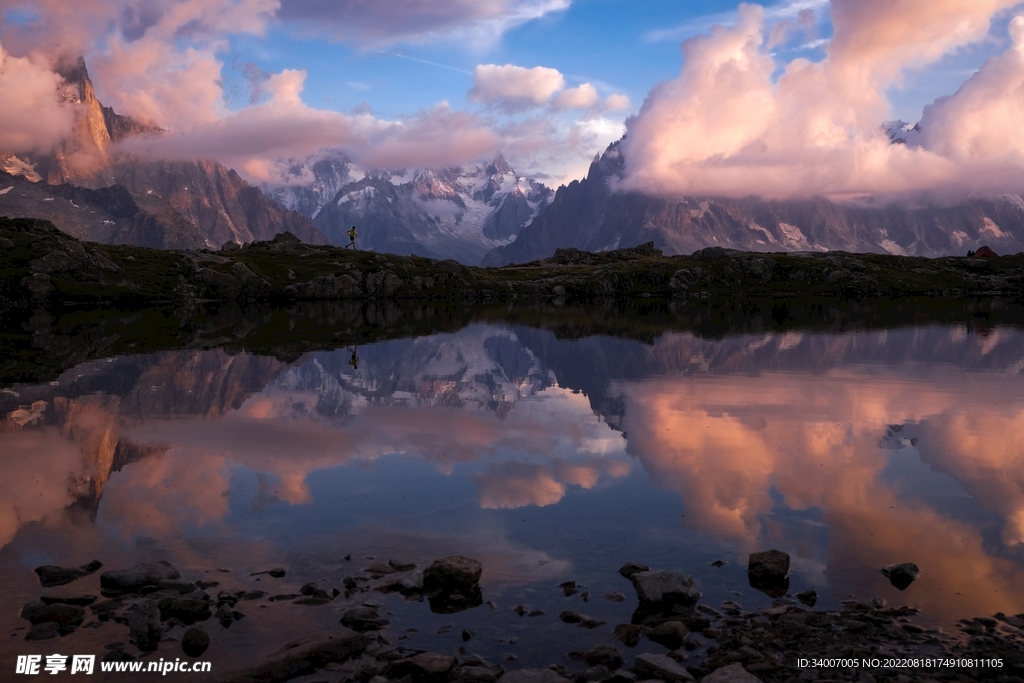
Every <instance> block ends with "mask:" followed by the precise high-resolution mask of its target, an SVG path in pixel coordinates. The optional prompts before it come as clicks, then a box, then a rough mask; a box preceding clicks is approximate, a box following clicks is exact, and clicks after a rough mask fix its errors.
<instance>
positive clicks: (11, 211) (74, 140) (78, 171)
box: [0, 58, 327, 248]
mask: <svg viewBox="0 0 1024 683" xmlns="http://www.w3.org/2000/svg"><path fill="white" fill-rule="evenodd" d="M56 68H57V71H58V73H60V75H61V76H62V77H63V78H64V85H63V87H62V90H61V97H62V99H63V101H64V103H65V105H66V106H69V107H72V108H73V111H74V113H75V125H74V130H73V133H72V135H71V136H70V137H68V138H67V139H66V140H64V141H62V142H61V143H60V144H59V145H57V146H56V147H55V148H54V149H53V150H51V151H50V152H49V153H46V154H39V155H33V156H31V157H30V158H27V159H19V158H17V157H13V156H10V155H2V156H3V159H2V160H3V162H4V163H3V169H4V171H6V172H7V173H8V174H10V175H15V176H20V178H21V179H24V180H26V181H30V182H39V181H43V182H44V183H46V184H47V185H50V186H57V187H58V188H63V186H64V185H76V186H81V187H86V188H91V189H93V190H98V189H101V188H114V187H117V186H121V187H122V188H123V189H124V190H126V191H127V193H128V194H130V195H133V196H134V199H133V200H132V201H133V202H134V204H135V205H136V209H137V211H136V213H137V214H138V215H139V218H138V220H134V218H133V216H134V214H133V216H132V217H130V216H126V215H124V216H115V215H114V214H111V213H110V212H109V211H99V212H97V213H89V214H87V215H81V216H79V215H76V212H75V211H73V210H72V209H74V208H76V207H74V206H73V205H72V206H68V205H62V204H61V203H60V202H59V201H58V197H65V196H67V195H68V193H69V192H71V191H70V190H68V189H66V188H63V189H45V187H44V189H41V190H39V191H36V192H33V191H27V192H23V191H22V189H21V188H19V190H18V192H17V193H15V194H20V195H21V197H22V199H16V198H15V197H13V196H0V211H3V212H4V215H8V216H11V217H38V218H46V219H48V220H51V221H53V222H54V223H55V224H56V225H57V226H58V227H60V228H62V229H64V230H66V231H67V232H69V233H70V234H73V235H75V236H76V237H79V238H80V239H86V240H91V241H99V242H106V243H111V244H134V245H136V246H153V247H161V248H200V247H214V248H216V247H219V246H221V245H222V244H224V243H225V242H238V243H243V242H251V241H254V240H261V239H270V238H272V237H273V236H274V235H277V234H279V233H282V232H291V233H292V234H294V235H296V236H298V237H299V238H300V239H302V240H303V241H305V242H309V243H311V244H326V243H327V239H326V237H324V235H323V234H322V233H320V231H319V230H318V229H317V228H316V227H315V226H314V225H313V224H312V222H311V221H310V220H309V219H308V218H306V217H304V216H301V215H299V214H297V213H295V212H292V211H285V210H283V209H281V208H280V207H279V206H277V205H276V204H274V203H273V202H272V201H270V200H269V199H268V198H267V197H266V196H264V195H263V193H262V192H261V191H260V190H259V188H256V187H253V186H252V185H250V184H249V183H247V182H245V181H244V180H243V179H242V178H241V177H239V175H238V174H237V173H235V172H234V171H232V170H230V169H227V168H225V167H224V166H222V165H221V164H219V163H217V162H214V161H195V162H168V161H160V160H155V161H149V160H143V159H138V158H132V157H126V156H124V155H121V154H118V153H117V150H116V143H117V142H119V141H121V140H124V139H126V138H128V137H131V136H133V135H140V134H158V133H160V132H162V131H161V129H160V128H158V127H157V126H154V125H151V124H147V123H144V122H141V121H137V120H135V119H133V118H131V117H128V116H122V115H121V114H118V113H117V112H115V111H114V110H113V109H112V108H110V107H104V106H103V104H102V103H101V102H100V101H99V100H98V99H97V97H96V91H95V89H94V88H93V84H92V81H91V80H90V78H89V72H88V69H87V68H86V65H85V61H84V60H83V59H81V58H79V59H78V60H75V61H70V62H66V63H63V64H58V65H57V67H56ZM7 180H8V181H9V180H10V179H9V178H8V179H7ZM11 184H12V183H10V182H9V183H8V186H10V185H11ZM3 189H4V188H3V187H0V190H3ZM35 195H46V196H38V197H36V196H35ZM47 197H49V198H50V199H48V198H47ZM80 198H81V197H80ZM49 201H52V202H54V204H52V205H49V206H46V205H43V203H42V202H49ZM86 201H89V202H90V203H93V204H95V203H96V202H95V201H94V200H93V199H87V200H86ZM99 203H100V204H102V202H99ZM58 206H59V209H58V208H56V207H58ZM96 208H97V207H95V206H92V207H90V208H89V209H88V211H94V210H96ZM125 218H132V220H134V222H132V221H131V220H130V221H128V222H125V221H124V220H119V219H125ZM107 221H109V222H107ZM197 237H198V239H197Z"/></svg>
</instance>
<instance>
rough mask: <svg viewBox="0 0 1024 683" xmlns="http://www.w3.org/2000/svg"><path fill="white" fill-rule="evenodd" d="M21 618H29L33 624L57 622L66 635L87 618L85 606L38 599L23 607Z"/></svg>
mask: <svg viewBox="0 0 1024 683" xmlns="http://www.w3.org/2000/svg"><path fill="white" fill-rule="evenodd" d="M21 618H22V619H28V620H29V622H31V623H32V624H33V625H37V624H44V623H48V622H49V623H54V624H57V628H58V630H59V631H60V633H61V635H66V634H68V633H71V632H72V631H74V630H75V629H76V628H78V627H79V626H80V625H81V624H82V621H83V620H84V619H85V608H84V607H81V606H79V605H65V604H63V603H57V604H53V605H47V604H46V603H45V602H43V601H42V600H36V601H34V602H30V603H28V604H27V605H25V606H24V607H23V608H22V609H21Z"/></svg>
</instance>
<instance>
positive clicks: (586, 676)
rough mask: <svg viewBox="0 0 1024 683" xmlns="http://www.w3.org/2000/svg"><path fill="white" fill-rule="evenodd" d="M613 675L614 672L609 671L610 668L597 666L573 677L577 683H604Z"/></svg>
mask: <svg viewBox="0 0 1024 683" xmlns="http://www.w3.org/2000/svg"><path fill="white" fill-rule="evenodd" d="M611 673H612V672H611V671H609V670H608V667H606V666H603V665H600V664H599V665H597V666H591V667H587V668H586V669H584V670H583V671H580V672H579V673H577V674H576V675H575V676H574V677H573V680H574V681H575V682H576V683H587V682H588V681H603V680H606V679H607V678H608V676H610V675H611Z"/></svg>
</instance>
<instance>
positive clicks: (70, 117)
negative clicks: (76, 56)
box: [0, 45, 74, 153]
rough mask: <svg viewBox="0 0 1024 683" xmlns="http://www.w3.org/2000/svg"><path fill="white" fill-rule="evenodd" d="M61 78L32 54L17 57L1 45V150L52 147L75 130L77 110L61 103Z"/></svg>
mask: <svg viewBox="0 0 1024 683" xmlns="http://www.w3.org/2000/svg"><path fill="white" fill-rule="evenodd" d="M60 83H61V78H60V76H58V75H57V74H55V73H54V72H53V70H52V68H51V67H50V66H49V65H48V64H46V63H44V62H42V61H40V60H38V59H36V58H32V57H14V56H12V55H10V54H8V53H7V52H6V51H5V50H4V48H3V45H0V93H3V100H4V104H3V106H2V107H0V150H4V151H6V152H15V153H17V152H31V151H37V150H40V149H49V148H50V147H52V146H53V145H55V144H56V143H58V142H59V141H60V140H62V139H64V138H65V137H67V136H68V135H69V134H70V133H71V129H72V126H73V125H74V113H73V111H72V110H71V108H70V107H66V106H61V101H60V93H59V92H58V86H59V85H60Z"/></svg>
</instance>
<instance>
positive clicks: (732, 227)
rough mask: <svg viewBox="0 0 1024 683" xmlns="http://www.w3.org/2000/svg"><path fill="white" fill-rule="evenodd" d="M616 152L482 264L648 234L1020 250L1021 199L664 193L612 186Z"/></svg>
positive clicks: (684, 245) (676, 238)
mask: <svg viewBox="0 0 1024 683" xmlns="http://www.w3.org/2000/svg"><path fill="white" fill-rule="evenodd" d="M622 168H623V160H622V156H621V154H620V152H619V149H618V145H617V144H613V145H611V146H610V147H609V148H608V150H607V151H606V152H605V153H604V155H602V157H601V158H600V159H598V160H596V161H595V162H594V163H593V164H591V167H590V171H589V173H588V175H587V177H586V178H585V179H583V180H581V181H574V182H572V183H571V184H569V185H568V186H566V187H562V188H559V190H558V192H557V193H556V195H555V199H554V201H553V202H552V204H551V206H549V207H548V208H547V209H546V210H545V211H544V212H543V213H542V214H540V215H539V216H538V217H537V218H536V219H534V221H533V222H532V223H530V225H528V226H526V227H525V228H523V230H522V232H520V233H519V236H518V237H517V238H516V240H515V241H514V242H512V243H511V244H509V245H506V246H503V247H498V248H496V249H494V250H492V251H491V252H490V253H488V254H487V256H486V257H485V258H484V261H483V265H507V264H509V263H525V262H528V261H532V260H536V259H541V258H547V257H548V256H550V255H551V254H552V253H554V250H555V249H557V248H566V247H575V248H577V249H583V250H587V251H606V250H609V249H618V248H623V247H630V246H635V245H638V244H643V243H645V242H654V244H655V246H656V247H658V248H659V249H662V250H663V251H664V252H665V253H666V254H690V253H693V252H694V251H697V250H699V249H703V248H705V247H727V248H731V249H742V250H747V251H764V252H778V251H837V250H842V251H856V252H866V253H880V254H885V253H889V254H896V255H901V256H928V257H936V256H948V255H963V254H965V253H966V252H967V251H968V250H969V249H976V248H978V247H979V246H981V245H982V244H988V245H990V246H992V247H993V248H994V249H995V250H996V251H997V252H998V253H1000V254H1004V253H1016V252H1018V251H1021V250H1024V197H1022V196H1020V195H1013V196H1004V197H1002V198H999V199H992V200H980V199H979V200H970V201H966V202H962V203H960V204H956V205H954V206H929V207H916V208H912V207H909V206H904V205H898V204H893V205H886V206H876V205H871V204H864V203H862V204H854V203H849V204H845V203H844V204H839V203H835V202H831V201H829V200H827V199H824V198H820V197H819V198H814V199H808V200H800V201H765V200H761V199H757V198H754V197H750V198H743V199H730V198H721V197H680V198H674V199H666V198H661V197H652V196H648V195H644V194H642V193H639V192H626V193H622V192H615V191H613V187H614V183H615V180H616V179H617V178H619V177H620V176H621V173H622Z"/></svg>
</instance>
